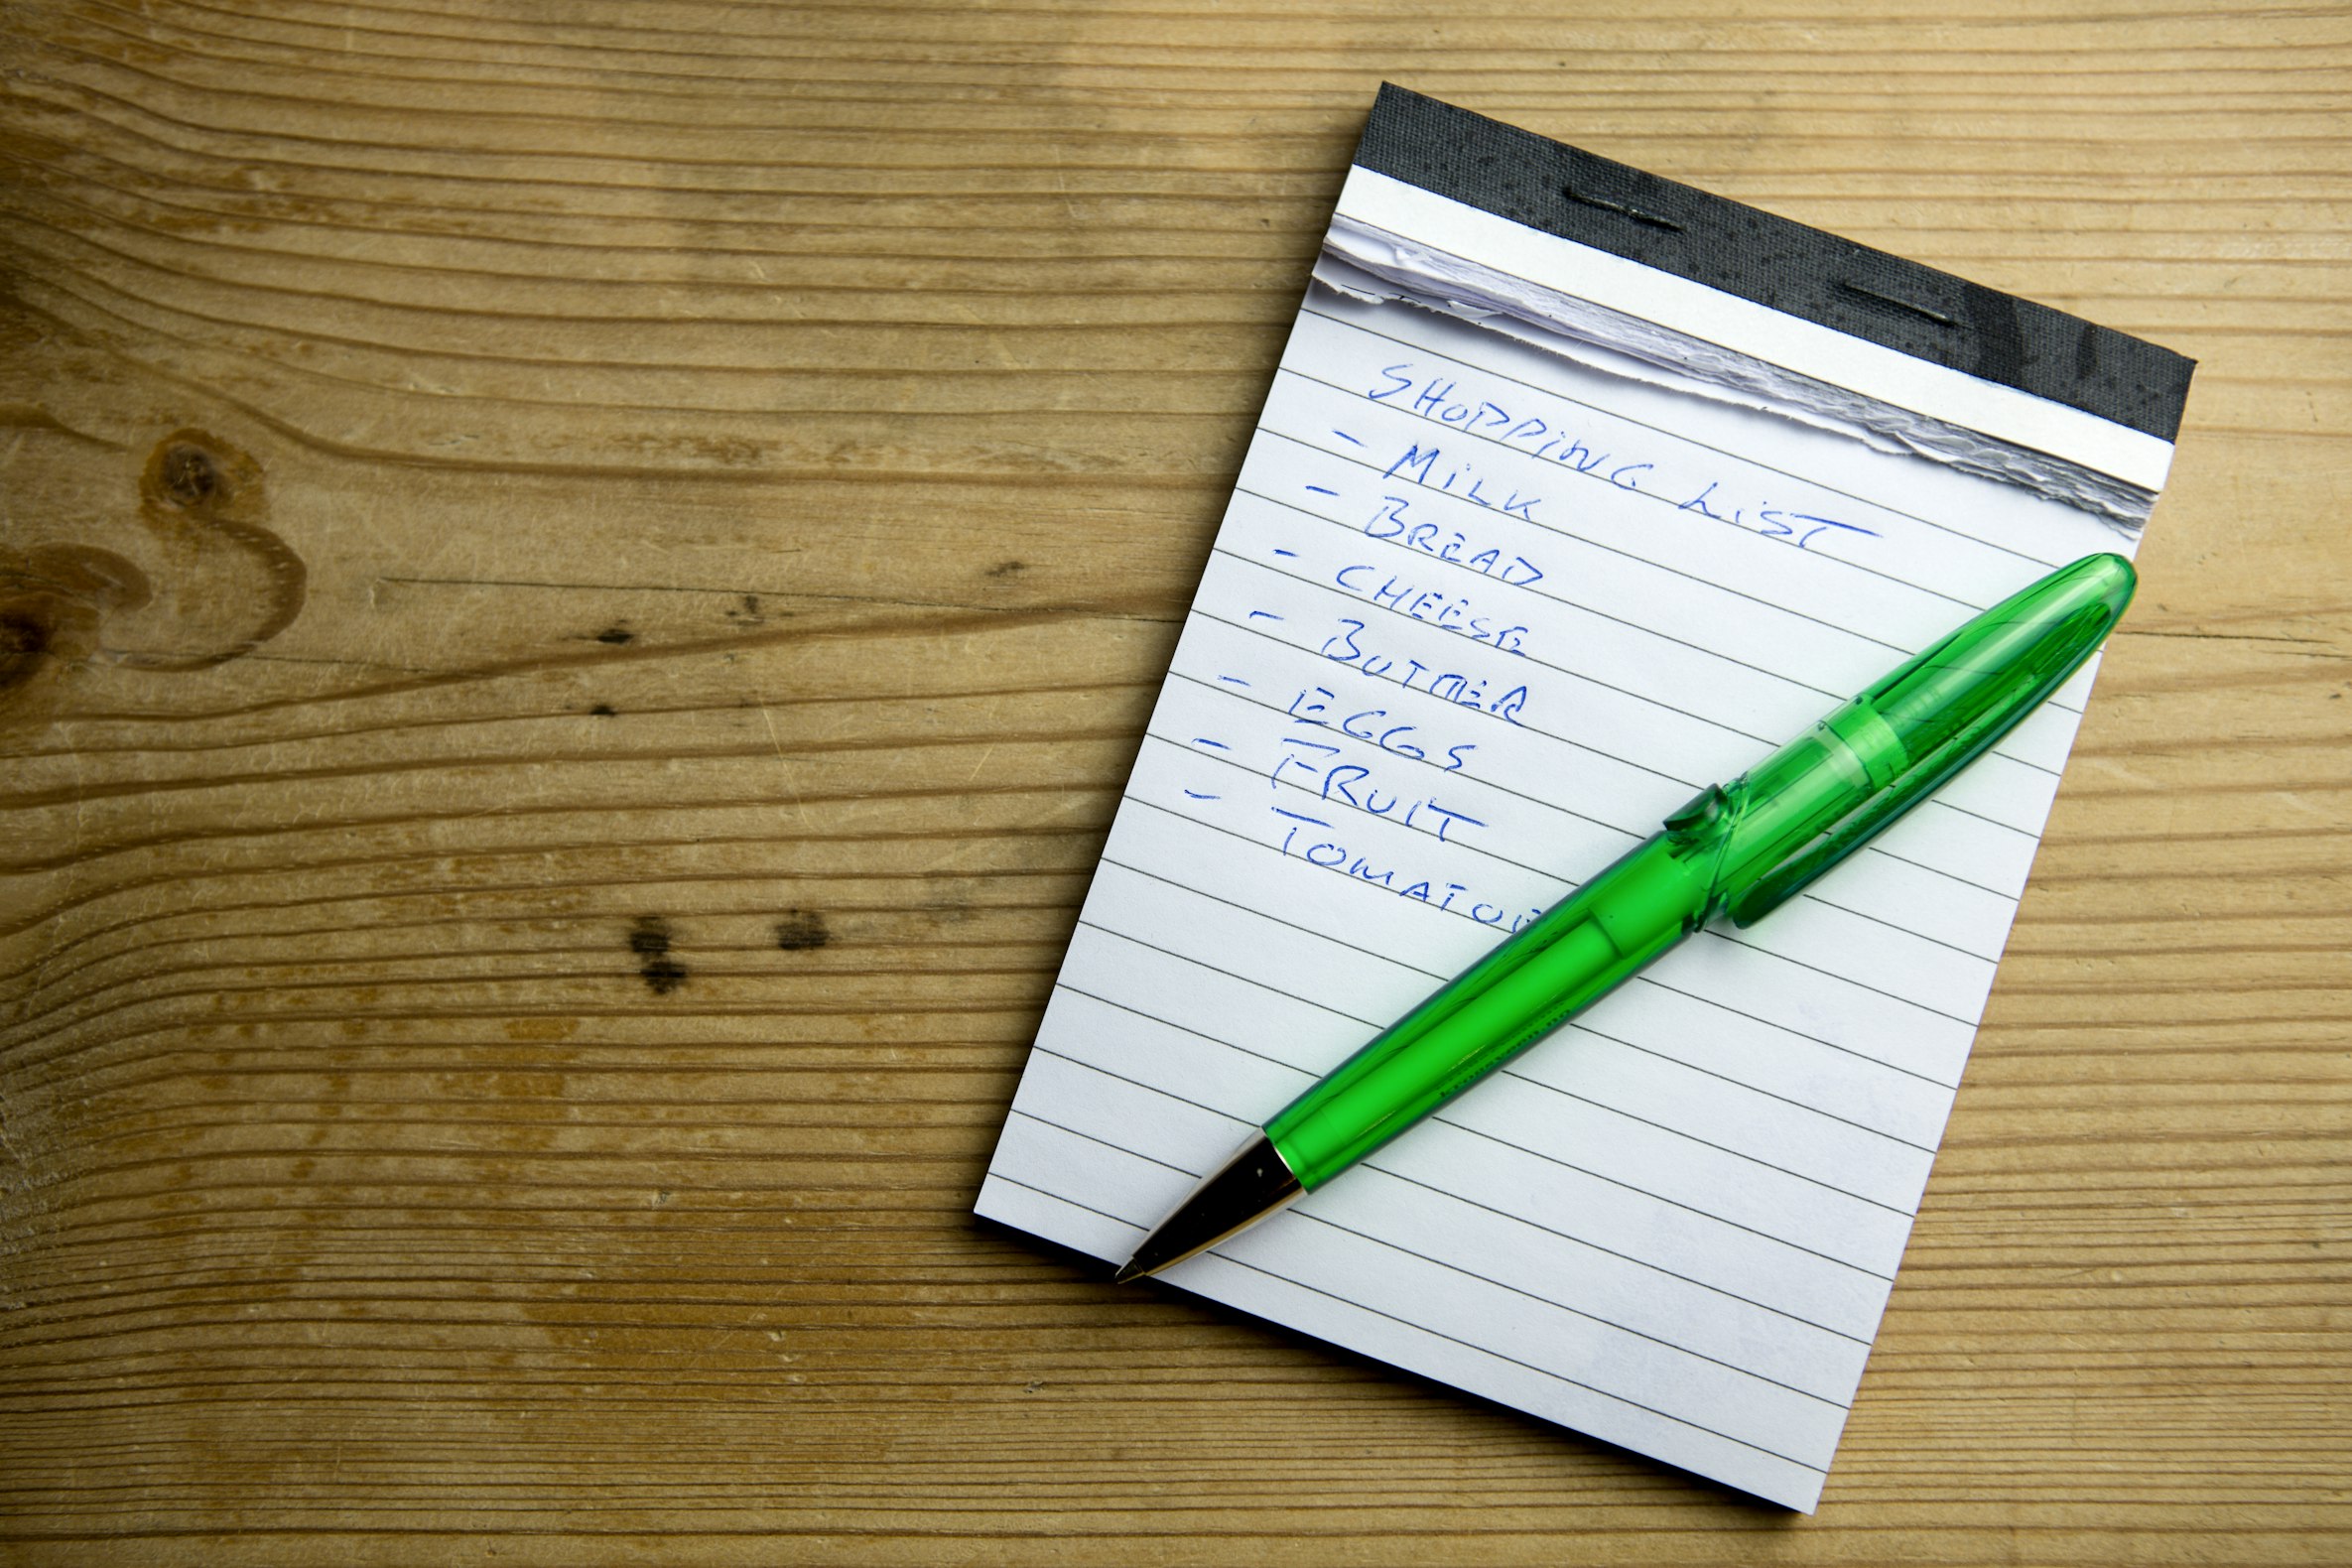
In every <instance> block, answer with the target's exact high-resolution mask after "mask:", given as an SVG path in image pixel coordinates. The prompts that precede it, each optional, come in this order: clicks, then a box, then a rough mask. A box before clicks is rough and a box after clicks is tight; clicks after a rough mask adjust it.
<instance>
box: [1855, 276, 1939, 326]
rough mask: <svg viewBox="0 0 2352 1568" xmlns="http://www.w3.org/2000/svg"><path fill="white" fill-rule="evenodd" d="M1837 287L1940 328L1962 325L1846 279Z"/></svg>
mask: <svg viewBox="0 0 2352 1568" xmlns="http://www.w3.org/2000/svg"><path fill="white" fill-rule="evenodd" d="M1837 285H1838V287H1839V288H1841V289H1843V290H1845V291H1846V292H1847V293H1848V294H1859V295H1860V296H1862V297H1863V298H1864V299H1866V300H1870V301H1873V302H1875V303H1877V304H1880V305H1891V306H1893V307H1895V309H1896V310H1898V311H1908V312H1909V313H1910V314H1911V315H1913V316H1916V317H1918V318H1920V319H1921V320H1923V321H1929V322H1933V323H1934V324H1935V325H1936V326H1938V327H1957V326H1959V325H1960V324H1959V323H1958V322H1956V321H1954V320H1953V319H1952V318H1951V317H1949V316H1946V315H1945V314H1944V313H1943V312H1941V311H1938V310H1935V309H1932V308H1931V307H1928V306H1925V305H1921V304H1918V303H1917V302H1916V301H1913V300H1904V299H1897V298H1896V297H1895V296H1894V295H1892V294H1881V293H1880V292H1879V291H1878V290H1876V289H1866V288H1864V287H1863V286H1862V285H1861V284H1859V283H1853V282H1849V281H1848V280H1847V279H1844V278H1840V279H1838V280H1837Z"/></svg>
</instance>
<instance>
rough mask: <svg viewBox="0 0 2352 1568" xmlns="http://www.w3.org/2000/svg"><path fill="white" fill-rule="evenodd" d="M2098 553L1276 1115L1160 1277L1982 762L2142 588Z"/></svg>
mask: <svg viewBox="0 0 2352 1568" xmlns="http://www.w3.org/2000/svg"><path fill="white" fill-rule="evenodd" d="M2135 582H2136V580H2135V578H2134V577H2133V574H2132V564H2131V563H2130V562H2129V561H2126V560H2125V559H2124V558H2123V557H2121V556H2115V555H2098V556H2085V557H2084V558H2083V559H2082V560H2080V561H2077V562H2075V563H2074V564H2072V565H2071V566H2066V567H2061V568H2059V569H2058V570H2057V571H2055V572H2053V573H2051V574H2050V575H2049V576H2048V577H2045V578H2043V579H2042V580H2041V581H2040V582H2038V583H2036V584H2034V585H2033V586H2032V587H2030V588H2025V590H2024V591H2022V592H2020V593H2017V594H2015V595H2013V596H2011V597H2009V598H2006V599H2004V600H2002V601H2001V602H2000V603H1998V604H1996V605H1994V606H1993V607H1992V608H1991V609H1989V610H1986V611H1985V612H1984V613H1983V614H1981V615H1979V616H1977V617H1976V618H1975V619H1974V620H1972V621H1970V622H1969V623H1968V624H1967V625H1965V626H1962V627H1961V628H1960V629H1959V630H1957V631H1955V632H1953V633H1952V634H1951V635H1950V636H1948V637H1946V638H1944V639H1943V640H1942V641H1941V642H1938V643H1936V644H1935V645H1934V646H1933V647H1931V648H1929V649H1928V650H1927V651H1926V652H1924V653H1922V654H1920V655H1919V656H1918V657H1917V658H1915V659H1913V660H1911V661H1910V662H1909V663H1907V664H1905V665H1903V666H1902V667H1901V668H1900V669H1898V670H1895V672H1894V673H1893V674H1891V675H1888V676H1887V677H1886V678H1885V679H1883V680H1881V681H1880V682H1879V683H1878V684H1877V685H1875V686H1873V687H1872V688H1871V689H1870V690H1869V691H1867V692H1864V693H1863V694H1862V695H1861V696H1859V697H1857V698H1855V699H1854V700H1853V701H1852V702H1850V703H1847V704H1846V705H1845V706H1844V707H1842V708H1840V709H1838V710H1837V711H1836V712H1835V713H1832V714H1831V715H1830V716H1829V717H1828V718H1826V719H1822V720H1821V721H1820V722H1819V723H1817V724H1815V725H1814V726H1813V727H1812V728H1811V729H1810V730H1808V731H1807V732H1806V733H1804V734H1803V735H1801V736H1799V737H1798V738H1796V739H1795V740H1792V741H1790V742H1789V743H1788V744H1787V745H1785V746H1782V747H1781V748H1780V749H1779V750H1777V751H1775V752H1773V753H1772V754H1771V755H1770V756H1768V757H1766V758H1765V759H1764V761H1763V762H1762V763H1761V764H1759V765H1758V766H1757V767H1755V768H1752V769H1750V770H1749V771H1748V772H1747V773H1745V774H1743V775H1742V776H1741V777H1739V778H1738V779H1735V780H1733V781H1732V782H1731V783H1729V784H1719V785H1714V786H1711V787H1709V788H1708V789H1707V790H1705V791H1703V792H1702V793H1701V794H1700V795H1699V796H1698V797H1697V798H1696V799H1695V800H1693V801H1692V802H1691V803H1690V804H1689V805H1687V806H1685V807H1683V808H1682V809H1681V810H1680V811H1678V812H1676V813H1674V815H1673V816H1671V817H1669V818H1667V819H1666V824H1665V830H1664V831H1663V832H1662V833H1659V834H1658V835H1657V836H1656V837H1654V838H1652V839H1650V840H1649V841H1648V842H1647V843H1645V844H1642V845H1641V846H1639V847H1638V848H1636V849H1633V852H1631V853H1629V854H1627V855H1626V856H1625V857H1624V858H1623V859H1621V860H1619V861H1618V862H1617V863H1616V864H1614V865H1612V866H1610V867H1609V868H1608V869H1607V870H1605V871H1603V872H1601V873H1600V874H1599V875H1597V876H1595V877H1594V878H1593V879H1592V880H1591V881H1589V882H1586V883H1585V884H1584V885H1583V886H1582V887H1580V888H1578V889H1577V890H1576V891H1575V892H1574V893H1571V894H1570V895H1569V896H1568V897H1567V898H1565V899H1563V900H1561V901H1560V902H1559V903H1557V904H1554V905H1553V906H1552V907H1551V908H1550V909H1548V910H1546V911H1544V912H1543V913H1542V914H1541V915H1539V916H1537V917H1536V918H1535V919H1534V920H1533V921H1530V922H1529V923H1528V924H1527V925H1526V926H1524V927H1523V928H1521V929H1520V930H1519V931H1518V932H1517V934H1515V935H1514V936H1512V937H1511V938H1510V939H1509V940H1508V941H1506V942H1504V943H1503V945H1502V946H1500V947H1498V948H1496V949H1495V950H1494V951H1493V952H1492V953H1489V954H1488V955H1487V956H1486V957H1485V958H1483V959H1481V960H1480V961H1479V962H1478V963H1477V964H1476V965H1474V966H1472V967H1471V968H1470V969H1469V970H1468V971H1466V972H1465V973H1464V974H1463V975H1462V976H1461V977H1460V978H1459V979H1457V980H1453V981H1452V982H1451V983H1449V984H1448V985H1446V986H1445V987H1444V988H1443V989H1441V990H1439V991H1438V992H1437V993H1436V994H1434V995H1432V996H1431V997H1430V998H1429V999H1428V1000H1426V1001H1424V1002H1422V1003H1421V1004H1420V1005H1419V1006H1418V1007H1415V1008H1414V1009H1413V1010H1412V1011H1411V1012H1409V1013H1407V1014H1405V1016H1404V1017H1403V1018H1401V1019H1399V1020H1398V1021H1397V1022H1396V1023H1394V1024H1393V1025H1391V1026H1390V1027H1389V1028H1388V1029H1387V1030H1386V1031H1385V1032H1383V1033H1382V1034H1381V1035H1380V1036H1379V1037H1378V1038H1377V1039H1374V1040H1373V1041H1372V1043H1371V1044H1370V1045H1367V1046H1366V1047H1365V1048H1364V1049H1363V1050H1361V1051H1358V1052H1357V1053H1356V1054H1355V1055H1354V1056H1352V1057H1350V1058H1348V1060H1347V1061H1345V1062H1342V1063H1341V1064H1340V1065H1339V1067H1338V1068H1337V1069H1335V1070H1334V1071H1333V1072H1332V1073H1331V1075H1330V1076H1329V1077H1327V1078H1325V1079H1324V1080H1323V1081H1322V1082H1320V1083H1318V1084H1316V1085H1314V1086H1313V1087H1312V1088H1310V1089H1308V1090H1307V1092H1306V1093H1305V1094H1303V1095H1300V1096H1299V1097H1298V1098H1297V1099H1296V1100H1294V1101H1292V1102H1291V1103H1290V1104H1289V1105H1288V1106H1286V1107H1284V1108H1283V1109H1282V1110H1281V1111H1279V1112H1277V1113H1276V1114H1275V1116H1274V1118H1273V1119H1272V1120H1270V1121H1268V1122H1266V1123H1265V1125H1264V1126H1263V1127H1262V1128H1261V1129H1260V1130H1259V1132H1258V1134H1257V1135H1256V1136H1255V1137H1253V1138H1251V1139H1250V1141H1249V1143H1248V1145H1247V1146H1246V1147H1244V1148H1243V1149H1242V1150H1241V1152H1240V1153H1238V1154H1236V1155H1235V1156H1234V1157H1233V1159H1232V1160H1231V1161H1230V1162H1228V1163H1227V1164H1226V1165H1225V1166H1223V1167H1222V1168H1221V1169H1219V1170H1218V1171H1217V1172H1215V1173H1214V1174H1213V1175H1211V1176H1210V1177H1209V1178H1208V1179H1207V1180H1206V1181H1204V1182H1202V1183H1201V1185H1200V1186H1199V1187H1197V1188H1195V1189H1194V1191H1193V1193H1192V1195H1191V1196H1190V1197H1189V1198H1187V1199H1185V1201H1184V1202H1183V1203H1182V1204H1180V1205H1178V1206H1177V1209H1176V1211H1175V1213H1173V1214H1171V1215H1170V1216H1169V1217H1168V1218H1167V1219H1166V1220H1164V1221H1162V1222H1161V1224H1160V1225H1159V1227H1158V1229H1156V1230H1154V1231H1153V1232H1152V1233H1151V1234H1150V1235H1149V1236H1147V1237H1145V1238H1144V1239H1143V1244H1142V1245H1140V1246H1138V1247H1137V1248H1136V1249H1135V1254H1134V1256H1132V1257H1130V1258H1129V1259H1128V1260H1127V1261H1126V1263H1125V1264H1124V1266H1122V1267H1121V1268H1120V1269H1119V1270H1118V1274H1117V1276H1116V1277H1117V1278H1119V1279H1121V1280H1126V1279H1133V1278H1135V1277H1136V1276H1137V1275H1140V1274H1152V1273H1157V1272H1158V1271H1159V1270H1161V1269H1163V1268H1166V1267H1168V1266H1170V1265H1171V1264H1174V1263H1178V1262H1181V1261H1183V1260H1184V1259H1185V1258H1187V1257H1190V1256H1192V1255H1193V1254H1194V1253H1195V1252H1198V1251H1200V1250H1202V1249H1203V1248H1204V1247H1209V1246H1214V1245H1216V1244H1217V1243H1218V1242H1219V1241H1224V1240H1225V1239H1226V1238H1227V1237H1230V1236H1232V1235H1234V1234H1235V1233H1237V1232H1239V1231H1241V1230H1244V1229H1246V1228H1247V1227H1249V1226H1251V1225H1254V1224H1256V1223H1257V1222H1258V1221H1259V1220H1261V1219H1264V1218H1265V1217H1266V1216H1267V1215H1269V1214H1272V1213H1274V1212H1275V1211H1276V1210H1278V1209H1280V1208H1282V1207H1284V1206H1285V1205H1287V1204H1289V1203H1290V1202H1292V1201H1293V1200H1294V1199H1296V1198H1298V1197H1299V1196H1300V1195H1301V1194H1303V1193H1308V1192H1312V1191H1314V1190H1315V1189H1316V1188H1318V1187H1320V1186H1322V1185H1323V1184H1324V1183H1325V1182H1327V1181H1330V1180H1331V1179H1332V1178H1333V1177H1335V1176H1337V1175H1338V1174H1339V1173H1340V1172H1342V1171H1344V1170H1346V1169H1347V1168H1348V1167H1349V1166H1351V1165H1353V1164H1355V1163H1356V1162H1357V1161H1358V1160H1360V1159H1363V1158H1364V1157H1365V1156H1366V1155H1368V1154H1370V1153H1372V1151H1373V1150H1374V1149H1376V1148H1378V1147H1380V1146H1381V1145H1382V1144H1384V1143H1386V1142H1387V1141H1388V1140H1389V1139H1390V1138H1393V1137H1395V1136H1396V1135H1397V1134H1398V1133H1400V1132H1402V1131H1404V1130H1405V1128H1407V1127H1409V1126H1411V1125H1412V1124H1413V1123H1414V1122H1416V1121H1418V1120H1420V1119H1421V1118H1422V1117H1423V1116H1425V1115H1427V1114H1429V1113H1430V1112H1431V1111H1435V1110H1436V1109H1437V1108H1438V1107H1440V1106H1442V1105H1444V1104H1445V1103H1446V1102H1447V1101H1449V1100H1451V1099H1453V1098H1454V1097H1455V1096H1456V1095H1458V1094H1461V1093H1462V1092H1463V1091H1464V1090H1466V1089H1468V1088H1470V1086H1471V1085H1473V1084H1475V1083H1477V1082H1478V1081H1479V1080H1480V1079H1482V1078H1484V1077H1486V1076H1487V1075H1488V1074H1489V1073H1491V1072H1493V1071H1495V1069H1497V1068H1498V1067H1501V1066H1502V1065H1503V1063H1505V1062H1507V1061H1509V1060H1510V1059H1511V1058H1512V1057H1514V1056H1516V1055H1518V1054H1519V1052H1521V1051H1523V1050H1525V1049H1526V1048H1527V1047H1528V1046H1530V1045H1533V1044H1534V1043H1535V1042H1536V1041H1537V1040H1540V1039H1542V1038H1543V1037H1544V1036H1545V1035H1547V1034H1549V1033H1550V1032H1551V1031H1552V1030H1554V1029H1556V1028H1558V1027H1559V1026H1560V1025H1561V1024H1563V1023H1565V1022H1567V1021H1568V1020H1569V1019H1570V1018H1573V1017H1575V1016H1576V1015H1577V1014H1578V1013H1580V1012H1582V1011H1583V1010H1584V1009H1585V1008H1587V1007H1589V1006H1591V1005H1592V1004H1593V1003H1594V1002H1596V1001H1599V1000H1600V999H1601V998H1602V997H1603V996H1606V995H1608V994H1609V992H1610V991H1612V990H1614V989H1616V988H1617V987H1618V986H1619V985H1620V984H1622V983H1624V982H1625V981H1626V980H1629V979H1631V978H1632V977H1633V975H1634V974H1635V973H1637V972H1638V971H1640V970H1641V969H1642V968H1643V967H1644V966H1646V965H1647V964H1649V963H1650V962H1651V961H1652V960H1654V959H1656V958H1658V957H1659V956H1660V955H1662V954H1664V953H1665V952H1666V951H1667V950H1668V949H1670V948H1672V947H1674V946H1676V945H1677V944H1678V943H1680V942H1681V941H1682V940H1683V939H1684V938H1685V937H1688V936H1689V935H1691V933H1693V932H1695V931H1697V930H1698V929H1699V928H1700V927H1701V926H1703V925H1705V924H1706V923H1707V921H1708V920H1709V919H1710V918H1711V917H1713V916H1714V915H1715V914H1717V913H1718V912H1721V913H1723V914H1725V915H1728V916H1729V917H1730V918H1731V921H1732V923H1733V924H1734V925H1738V926H1746V925H1750V924H1753V923H1754V922H1756V921H1758V920H1761V919H1763V918H1764V916H1765V915H1767V914H1770V913H1771V912H1772V911H1773V910H1774V909H1777V908H1778V907H1779V906H1780V905H1781V904H1782V903H1784V902H1785V901H1787V899H1788V898H1789V897H1791V896H1792V895H1794V894H1795V893H1797V892H1799V891H1800V890H1802V889H1803V888H1804V887H1806V886H1807V885H1809V884H1810V883H1811V882H1812V881H1813V879H1814V878H1816V877H1818V876H1820V875H1821V874H1822V873H1823V872H1825V871H1827V870H1828V869H1829V868H1830V867H1832V866H1834V865H1836V864H1837V863H1838V862H1839V861H1840V860H1843V859H1844V858H1845V857H1846V856H1848V855H1849V854H1852V853H1853V852H1854V851H1855V850H1857V849H1861V848H1862V847H1863V846H1864V845H1865V844H1867V843H1869V842H1870V840H1871V839H1872V838H1873V837H1875V836H1876V835H1877V834H1878V833H1879V832H1880V831H1881V830H1883V829H1885V828H1886V827H1887V826H1888V825H1889V824H1890V823H1892V822H1894V821H1895V819H1896V818H1898V817H1900V816H1901V815H1902V814H1903V813H1904V812H1906V811H1909V810H1910V809H1911V808H1912V807H1913V806H1916V805H1918V804H1919V802H1921V801H1923V800H1925V799H1926V798H1927V797H1928V795H1929V794H1931V793H1933V791H1934V790H1935V789H1936V788H1937V787H1938V786H1939V785H1941V784H1942V783H1944V781H1945V780H1947V779H1949V778H1951V777H1952V775H1953V774H1955V773H1957V772H1959V771H1960V770H1961V769H1962V768H1964V767H1966V766H1967V765H1968V764H1969V763H1970V762H1973V761H1974V760H1976V758H1977V757H1978V756H1979V755H1981V754H1982V753H1983V752H1984V751H1985V750H1986V749H1987V748H1989V747H1990V746H1992V745H1993V744H1994V743H1995V742H1997V741H1999V740H2000V739H2001V737H2002V736H2004V735H2006V734H2008V733H2009V732H2010V731H2011V730H2012V729H2014V728H2016V727H2017V725H2018V723H2019V722H2020V720H2022V719H2025V716H2026V715H2027V714H2029V713H2031V712H2032V711H2033V710H2034V709H2035V708H2036V707H2038V706H2040V704H2041V702H2042V700H2043V699H2044V698H2046V697H2048V696H2049V695H2050V693H2052V692H2054V691H2056V690H2057V689H2058V688H2059V687H2060V686H2062V685H2064V684H2065V682H2066V679H2067V677H2069V676H2071V675H2072V674H2073V673H2074V672H2075V671H2076V670H2078V669H2080V668H2081V667H2082V664H2083V661H2084V660H2086V659H2088V658H2089V657H2090V656H2091V654H2092V653H2093V651H2095V650H2096V649H2097V648H2098V646H2099V644H2100V643H2101V642H2102V641H2104V640H2105V639H2106V636H2107V633H2108V632H2109V630H2111V629H2112V628H2113V627H2114V625H2115V622H2116V619H2117V617H2119V616H2121V615H2122V614H2123V612H2124V606H2125V605H2127V604H2129V603H2130V602H2131V600H2132V589H2133V587H2134V586H2135Z"/></svg>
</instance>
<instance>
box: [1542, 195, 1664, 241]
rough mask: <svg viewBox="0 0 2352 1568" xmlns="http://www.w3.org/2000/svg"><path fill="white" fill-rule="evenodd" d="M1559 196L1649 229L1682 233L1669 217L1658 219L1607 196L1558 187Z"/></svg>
mask: <svg viewBox="0 0 2352 1568" xmlns="http://www.w3.org/2000/svg"><path fill="white" fill-rule="evenodd" d="M1560 195H1562V196H1566V197H1567V198H1568V199H1569V200H1571V201H1574V202H1576V203H1577V204H1578V205H1580V206H1589V207H1597V208H1598V209H1600V210H1601V211H1603V212H1614V213H1616V214H1617V215H1618V216H1619V217H1622V218H1627V219H1630V220H1631V221H1633V222H1635V223H1642V224H1646V225H1648V226H1649V227H1651V228H1662V229H1665V230H1667V231H1668V232H1669V233H1674V234H1679V233H1681V232H1682V225H1681V224H1680V223H1677V222H1675V221H1674V220H1673V219H1672V218H1670V217H1660V216H1658V215H1657V214H1656V213H1655V212H1644V211H1642V210H1641V209H1640V208H1639V207H1637V206H1628V205H1626V203H1624V202H1623V201H1612V200H1610V199H1609V198H1608V197H1607V196H1588V195H1586V194H1585V193H1584V192H1582V191H1579V190H1577V189H1576V187H1574V186H1562V187H1560Z"/></svg>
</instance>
